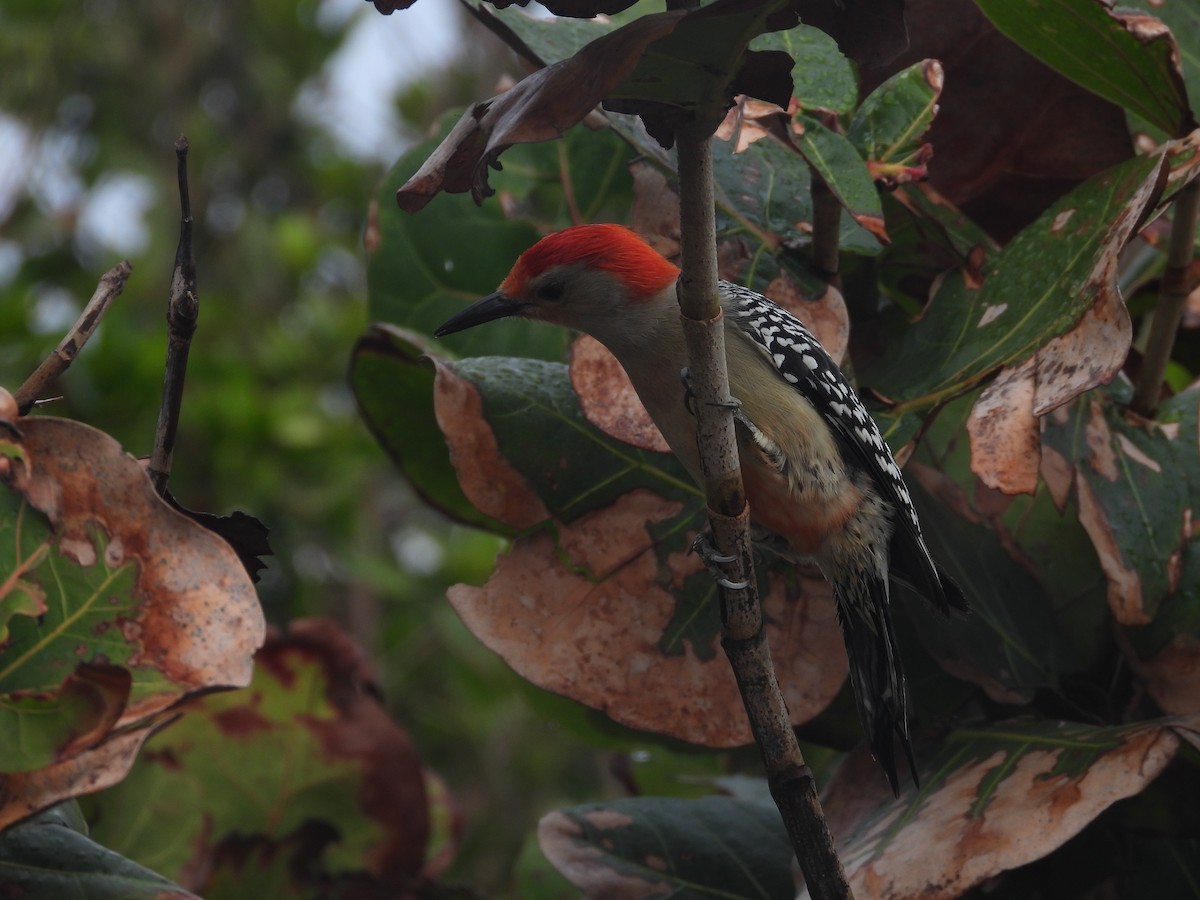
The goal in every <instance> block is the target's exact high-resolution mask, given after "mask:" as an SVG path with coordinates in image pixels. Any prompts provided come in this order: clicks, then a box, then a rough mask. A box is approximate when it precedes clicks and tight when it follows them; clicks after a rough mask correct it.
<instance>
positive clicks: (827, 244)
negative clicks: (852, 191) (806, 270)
mask: <svg viewBox="0 0 1200 900" xmlns="http://www.w3.org/2000/svg"><path fill="white" fill-rule="evenodd" d="M808 171H809V175H810V177H811V187H810V188H809V193H810V194H811V195H812V203H813V239H812V259H813V265H814V266H815V267H816V270H817V275H818V276H820V278H821V279H822V280H823V281H824V282H825V283H826V284H831V285H833V286H834V287H840V284H839V282H840V280H841V279H840V278H839V277H838V272H839V271H840V266H839V258H838V254H839V252H840V250H841V246H840V245H841V230H842V204H841V202H840V201H839V200H838V198H837V195H835V194H834V193H833V191H832V190H831V189H830V187H829V185H828V184H827V183H826V181H825V179H824V178H822V177H821V173H820V172H818V171H817V170H816V168H815V167H814V166H809V167H808Z"/></svg>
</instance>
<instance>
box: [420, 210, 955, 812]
mask: <svg viewBox="0 0 1200 900" xmlns="http://www.w3.org/2000/svg"><path fill="white" fill-rule="evenodd" d="M679 274H680V271H679V269H678V268H677V267H676V266H675V265H674V264H672V263H671V262H670V261H668V260H667V259H665V258H664V257H663V256H661V255H660V254H659V253H658V252H657V251H656V250H654V249H653V248H652V247H651V246H650V245H649V244H648V243H646V241H644V240H643V239H642V238H641V237H640V236H639V235H638V234H637V233H636V232H634V231H632V230H631V229H629V228H626V227H625V226H622V225H616V224H590V225H576V226H573V227H570V228H566V229H564V230H562V231H558V232H555V233H553V234H550V235H547V236H546V237H544V238H542V239H541V240H540V241H538V242H537V243H535V244H534V245H533V246H532V247H530V248H529V249H528V250H526V251H525V252H524V253H523V254H521V256H520V257H519V258H518V259H517V261H516V262H515V264H514V265H513V267H512V270H511V271H510V272H509V274H508V276H507V277H506V278H505V279H504V280H503V282H501V284H500V286H499V289H498V290H497V291H495V292H494V293H492V294H489V295H488V296H486V297H483V298H482V299H480V300H478V301H477V302H475V303H473V304H472V305H470V306H468V307H467V308H465V309H463V310H461V311H460V312H459V313H458V314H457V315H454V316H452V317H451V318H450V319H448V320H447V321H446V322H445V323H443V324H442V325H441V326H440V327H439V328H438V329H437V330H436V331H435V333H434V334H435V336H436V337H439V338H440V337H444V336H446V335H449V334H453V333H455V332H459V331H463V330H465V329H468V328H473V327H475V326H478V325H482V324H484V323H486V322H491V321H494V320H497V319H504V318H508V317H512V316H516V317H520V318H525V319H532V320H538V321H543V322H550V323H553V324H556V325H560V326H563V327H566V328H570V329H574V330H576V331H582V332H585V333H587V334H589V335H591V336H592V337H593V338H595V339H596V340H598V341H599V342H600V343H602V344H603V345H604V346H606V347H607V348H608V350H609V351H610V352H611V353H612V354H613V355H614V356H615V357H616V359H617V360H618V362H620V364H621V366H622V367H623V368H624V369H625V372H626V373H627V375H628V376H629V380H630V381H631V382H632V384H633V387H634V390H635V391H636V392H637V395H638V397H639V398H640V399H641V401H642V404H643V405H644V406H645V408H646V411H647V412H648V413H649V415H650V417H651V418H652V419H653V420H654V422H655V424H656V425H657V426H658V429H659V431H660V432H662V435H663V437H664V439H665V440H666V442H667V444H668V446H669V447H670V448H671V451H672V452H673V453H674V454H675V456H677V457H678V458H679V460H680V462H681V463H682V464H683V466H684V468H686V469H687V470H688V472H689V473H690V474H691V476H692V477H693V478H694V479H696V481H697V482H698V483H699V484H701V485H703V483H704V480H703V474H702V472H701V467H700V455H699V450H698V448H697V445H696V426H695V420H694V417H693V415H692V409H691V404H692V402H693V400H692V398H690V397H689V396H687V394H688V391H687V390H685V389H684V387H683V386H682V385H681V384H680V373H681V372H682V371H684V370H685V369H686V367H687V365H688V362H687V348H686V345H685V338H684V332H683V327H682V325H681V323H680V314H679V306H678V302H677V300H676V282H677V280H678V278H679ZM718 292H719V299H720V303H721V308H722V314H723V316H722V318H723V321H724V329H725V350H726V359H727V368H728V372H729V387H730V393H731V395H732V396H733V398H734V400H735V403H736V405H737V412H736V415H735V431H736V434H737V442H738V450H739V454H740V458H741V470H742V478H743V481H744V484H745V492H746V497H747V500H748V502H749V506H750V519H751V522H752V523H753V524H754V525H755V526H756V527H757V528H759V529H765V530H766V531H767V532H770V533H771V534H772V535H774V536H777V538H779V539H782V541H783V542H784V544H785V545H786V550H787V551H788V556H789V558H794V559H795V560H797V561H804V562H811V563H815V565H816V566H817V568H818V569H819V570H820V571H821V573H822V575H823V576H824V577H825V579H826V580H827V581H829V582H830V583H831V585H832V587H833V594H834V599H835V603H836V608H837V616H838V621H839V624H840V626H841V630H842V635H843V638H844V640H845V644H846V655H847V657H848V660H849V669H850V681H851V686H852V688H853V690H854V694H855V697H856V700H857V706H858V711H859V717H860V719H861V722H862V726H863V730H864V732H865V734H866V737H867V741H868V744H869V746H870V749H871V752H872V755H873V756H874V757H875V759H876V761H877V762H878V763H879V765H880V767H881V768H882V770H883V772H884V774H885V775H886V777H887V780H888V783H889V785H890V786H891V788H892V791H893V793H894V794H896V795H897V796H898V795H899V791H900V781H899V776H898V773H897V767H896V756H895V745H896V742H897V741H899V743H900V745H901V747H902V748H903V750H904V753H905V756H906V759H907V762H908V765H909V772H910V773H911V776H912V778H913V780H914V782H915V783H919V782H917V779H918V774H917V766H916V763H915V760H914V757H913V752H912V742H911V737H910V732H909V723H908V711H907V692H906V688H905V682H904V669H903V666H902V663H901V659H900V653H899V648H898V646H897V642H896V637H895V631H894V628H893V623H892V615H891V593H890V583H891V582H893V581H895V582H899V583H901V584H904V585H906V586H908V587H910V588H912V589H913V590H915V591H916V592H917V593H918V594H920V595H922V596H923V597H924V598H925V599H926V600H927V601H928V602H929V603H930V604H931V605H932V606H933V607H934V608H935V609H937V610H938V611H939V612H941V613H943V614H945V615H950V614H951V611H952V610H957V611H961V612H966V611H967V610H968V605H967V601H966V599H965V597H964V595H963V592H962V590H961V589H960V588H959V587H958V585H957V584H955V583H954V581H953V580H952V579H951V578H950V577H949V576H948V575H947V574H946V573H945V572H944V571H943V570H942V569H941V567H940V566H938V565H937V564H936V563H935V562H934V560H933V558H932V556H931V555H930V552H929V549H928V547H927V546H926V544H925V539H924V537H923V535H922V532H921V524H920V521H919V519H918V517H917V512H916V509H915V507H914V506H913V501H912V497H911V495H910V494H909V491H908V488H907V487H906V486H905V483H904V477H903V475H902V474H901V472H900V468H899V466H897V464H896V462H895V459H894V458H893V456H892V453H891V450H890V449H889V448H888V445H887V443H886V442H885V441H884V439H883V437H882V435H881V434H880V432H879V428H878V427H877V426H876V424H875V421H874V420H873V419H872V418H871V416H870V414H869V413H868V412H867V410H866V408H865V407H864V406H863V404H862V402H861V401H860V400H859V398H858V396H857V395H856V394H855V392H854V390H853V388H852V387H851V386H850V383H849V382H848V381H847V379H846V377H845V376H844V375H843V374H842V372H841V370H840V369H839V368H838V366H837V364H836V363H835V362H834V361H833V359H832V358H831V357H830V356H829V354H828V353H827V352H826V351H825V349H824V348H823V347H822V346H821V344H820V343H819V342H818V340H817V339H816V338H815V337H814V336H813V335H812V334H811V333H810V332H809V331H808V329H807V328H805V327H804V325H803V324H801V322H800V321H799V320H798V319H796V318H795V317H794V316H792V315H791V314H790V313H789V312H787V311H786V310H784V309H782V308H781V307H779V306H777V305H776V304H775V303H774V302H772V301H771V300H770V299H768V298H767V297H765V296H763V295H762V294H759V293H756V292H755V291H752V290H749V289H748V288H745V287H741V286H739V285H736V284H732V283H730V282H725V281H722V282H719V285H718Z"/></svg>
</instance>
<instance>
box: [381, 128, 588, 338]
mask: <svg viewBox="0 0 1200 900" xmlns="http://www.w3.org/2000/svg"><path fill="white" fill-rule="evenodd" d="M437 143H438V142H437V141H429V142H426V143H425V144H421V145H420V146H418V147H415V148H414V149H412V150H410V151H409V152H408V153H406V154H405V155H404V156H403V157H401V158H400V161H399V162H397V163H396V165H395V167H394V168H393V169H392V171H391V173H389V175H388V178H387V181H386V183H385V184H384V186H383V188H382V189H381V190H380V192H379V201H378V203H379V207H378V208H379V213H378V244H377V245H376V246H375V248H374V250H373V252H372V253H371V257H370V260H369V262H368V264H367V289H368V294H369V301H370V302H369V307H368V308H369V314H370V315H371V317H372V318H373V319H375V320H376V321H381V322H389V323H391V324H394V325H399V326H402V327H405V328H412V329H414V330H416V331H422V332H425V333H427V334H432V333H433V331H434V330H435V329H436V328H437V327H438V326H439V325H440V324H442V322H444V321H446V320H447V319H448V318H450V316H452V315H454V313H456V312H458V311H459V310H460V309H462V308H463V306H465V305H467V304H468V303H472V302H474V301H475V300H477V299H479V298H480V297H482V296H484V295H486V294H490V293H491V292H492V291H494V290H495V289H496V286H497V285H499V284H500V282H501V281H503V280H504V276H505V275H507V274H508V270H509V269H510V268H511V267H512V264H513V262H515V261H516V259H517V257H518V256H520V255H521V254H522V253H523V252H524V251H525V250H527V249H528V248H529V247H530V245H532V244H533V243H534V242H535V241H536V240H537V238H538V234H537V232H536V230H535V229H534V228H533V226H532V225H530V224H528V223H525V222H516V221H509V220H507V219H505V218H504V214H503V211H502V210H501V208H500V204H498V203H488V204H484V205H483V206H481V207H480V206H476V205H475V204H474V203H473V202H472V201H471V199H470V198H469V197H467V196H465V195H461V194H446V193H440V194H438V196H437V197H436V198H435V199H434V200H433V201H432V202H431V203H430V204H429V205H428V206H427V207H426V208H425V209H423V210H422V211H421V213H420V215H419V216H414V215H411V214H409V213H406V212H402V211H401V210H400V209H399V208H397V206H396V199H395V197H396V189H397V188H398V187H400V185H402V184H403V183H404V182H405V181H406V180H407V179H408V177H409V176H410V175H411V174H412V173H413V172H415V171H416V170H417V169H418V168H419V167H420V165H421V163H422V162H424V160H425V158H426V157H427V156H428V155H429V154H430V153H431V152H432V151H433V149H434V148H435V147H436V146H437ZM565 341H566V338H565V336H564V334H563V333H562V331H561V330H559V329H552V328H551V327H550V326H547V325H543V324H541V323H537V322H527V321H521V320H511V321H508V322H498V323H496V325H495V326H493V327H492V328H490V329H488V330H487V332H486V333H483V332H479V331H467V332H463V333H462V334H457V335H452V336H451V337H449V338H447V339H446V341H445V345H446V346H447V347H449V348H452V349H453V350H455V351H457V352H460V353H471V352H484V351H485V350H486V352H491V353H524V354H528V355H532V356H542V357H546V358H554V359H557V358H559V357H560V356H561V355H562V351H563V348H564V346H565Z"/></svg>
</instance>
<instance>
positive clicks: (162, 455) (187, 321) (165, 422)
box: [148, 136, 200, 496]
mask: <svg viewBox="0 0 1200 900" xmlns="http://www.w3.org/2000/svg"><path fill="white" fill-rule="evenodd" d="M187 152H188V142H187V138H186V137H183V136H180V138H179V140H177V141H176V142H175V158H176V161H177V171H178V177H179V207H180V221H179V245H178V247H177V248H176V250H175V268H174V271H173V272H172V273H171V293H170V297H169V298H168V305H167V361H166V367H165V371H164V373H163V396H162V404H161V405H160V406H159V409H158V426H157V427H156V428H155V430H154V452H153V453H152V454H151V455H150V465H149V466H148V471H149V473H150V481H151V482H152V483H153V484H154V489H155V490H156V491H158V493H159V495H160V496H161V495H164V494H165V493H166V490H167V480H168V479H169V478H170V477H171V457H172V455H173V454H174V451H175V433H176V431H177V430H178V428H179V410H180V407H181V405H182V403H183V383H184V377H185V375H186V374H187V359H188V351H189V349H190V348H191V343H192V335H193V334H195V332H196V319H197V318H198V317H199V315H200V292H199V290H198V289H197V287H196V257H195V255H194V253H193V251H192V202H191V198H190V197H189V194H188V181H187Z"/></svg>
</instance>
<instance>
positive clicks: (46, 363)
mask: <svg viewBox="0 0 1200 900" xmlns="http://www.w3.org/2000/svg"><path fill="white" fill-rule="evenodd" d="M132 271H133V264H132V263H130V262H129V260H124V261H123V262H120V263H118V264H117V265H115V266H113V267H112V268H111V269H109V270H108V271H107V272H105V273H104V275H103V276H102V277H101V279H100V283H99V284H98V285H96V292H95V293H94V294H92V299H91V300H89V301H88V302H87V306H85V307H84V308H83V312H82V313H81V314H80V316H79V318H78V319H76V320H75V324H74V325H72V326H71V330H70V331H68V332H67V336H66V337H64V338H63V339H62V341H60V342H59V345H58V346H57V347H56V348H55V349H54V352H53V353H51V354H50V355H49V356H47V357H46V358H45V359H44V360H42V364H41V365H40V366H38V367H37V369H35V370H34V372H33V374H32V375H30V376H29V377H28V378H27V379H25V383H24V384H23V385H21V386H20V387H19V388H17V392H16V394H15V395H14V399H15V400H16V401H17V408H18V409H19V410H20V412H21V415H26V414H27V413H28V412H29V411H30V410H31V409H33V405H34V404H35V403H36V402H37V401H38V400H39V399H40V398H41V397H42V395H43V393H44V392H45V391H46V389H47V388H48V387H49V386H50V385H51V384H53V383H54V381H55V380H56V379H58V378H59V376H61V375H62V373H63V372H65V371H67V368H68V367H69V366H70V365H71V363H73V362H74V361H75V357H76V356H78V355H79V351H80V350H82V349H83V345H84V344H86V343H87V342H88V339H89V338H90V337H91V336H92V333H93V332H94V331H95V330H96V326H97V325H99V324H100V320H101V319H102V318H103V317H104V313H105V312H106V311H107V310H108V307H109V305H110V304H111V303H112V302H113V301H114V300H116V299H117V297H119V296H121V291H123V290H124V289H125V282H126V281H127V280H128V278H129V273H130V272H132Z"/></svg>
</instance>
